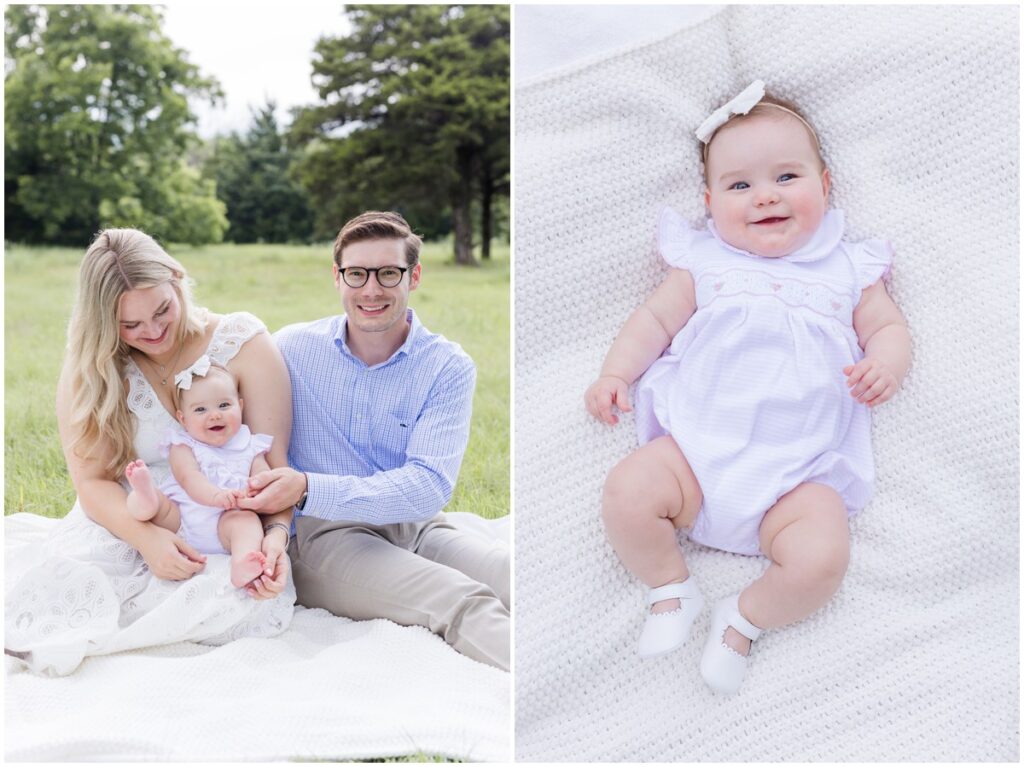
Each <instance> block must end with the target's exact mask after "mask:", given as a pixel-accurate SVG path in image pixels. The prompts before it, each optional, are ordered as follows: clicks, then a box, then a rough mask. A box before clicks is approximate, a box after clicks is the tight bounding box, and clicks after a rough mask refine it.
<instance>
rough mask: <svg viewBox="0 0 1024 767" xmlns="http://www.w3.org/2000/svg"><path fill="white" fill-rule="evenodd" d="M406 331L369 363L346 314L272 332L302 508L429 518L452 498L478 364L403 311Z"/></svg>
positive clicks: (375, 519)
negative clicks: (288, 392) (287, 390)
mask: <svg viewBox="0 0 1024 767" xmlns="http://www.w3.org/2000/svg"><path fill="white" fill-rule="evenodd" d="M407 319H408V322H409V323H410V326H411V327H410V329H409V335H408V337H407V338H406V339H405V343H403V344H402V346H401V347H400V348H399V349H398V351H396V352H395V353H394V354H393V355H392V356H391V357H390V358H389V359H388V360H386V361H385V362H382V363H380V364H378V365H367V364H366V363H365V362H363V361H362V360H360V359H359V358H358V357H356V356H355V355H354V354H352V352H351V351H350V350H349V348H348V344H347V343H346V342H345V328H346V317H345V316H344V315H340V316H334V317H327V318H325V319H322V320H316V321H314V322H304V323H299V324H296V325H289V326H287V327H284V328H282V329H281V330H279V331H278V332H277V333H276V334H275V335H274V337H275V339H276V341H277V345H278V348H279V349H280V350H281V353H282V354H283V355H284V360H285V363H286V364H287V365H288V373H289V374H290V376H291V379H292V434H291V444H290V446H289V448H288V463H289V464H290V465H291V466H292V467H293V468H295V469H297V470H298V471H302V472H305V473H306V475H307V476H308V478H309V484H308V492H309V494H308V496H307V498H306V505H305V508H304V509H303V511H302V512H301V513H302V514H303V515H306V516H313V517H317V518H318V519H326V520H350V521H357V522H368V523H371V524H378V525H380V524H391V523H395V522H413V521H422V520H426V519H430V518H431V517H433V516H434V515H435V514H437V513H438V512H439V511H441V509H442V508H444V506H445V504H446V503H448V501H449V500H450V499H451V496H452V489H453V488H454V487H455V480H456V478H457V477H458V475H459V466H460V465H461V464H462V456H463V453H465V450H466V443H467V441H468V440H469V421H470V415H471V413H472V407H473V387H474V385H475V383H476V367H475V366H474V364H473V360H471V359H470V358H469V355H467V354H466V353H465V352H464V351H463V350H462V348H461V347H460V346H459V345H458V344H456V343H453V342H451V341H448V340H447V339H446V338H444V336H440V335H438V334H436V333H431V332H430V331H428V330H427V329H426V328H425V327H423V325H422V324H420V321H419V319H417V317H416V315H415V313H414V312H413V310H412V309H409V310H408V315H407Z"/></svg>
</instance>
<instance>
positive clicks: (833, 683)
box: [515, 6, 1019, 761]
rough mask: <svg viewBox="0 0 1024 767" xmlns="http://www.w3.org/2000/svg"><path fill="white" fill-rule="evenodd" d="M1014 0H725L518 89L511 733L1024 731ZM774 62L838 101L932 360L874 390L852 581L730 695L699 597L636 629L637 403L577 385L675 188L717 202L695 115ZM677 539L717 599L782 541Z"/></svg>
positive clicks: (857, 192) (983, 752) (840, 202)
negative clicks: (869, 487) (716, 665)
mask: <svg viewBox="0 0 1024 767" xmlns="http://www.w3.org/2000/svg"><path fill="white" fill-rule="evenodd" d="M1018 20H1019V19H1018V9H1017V8H1015V7H1010V6H996V7H993V6H989V7H987V8H977V7H970V6H942V7H937V6H930V7H924V6H886V7H871V6H864V7H860V6H730V7H729V8H728V9H727V10H726V11H724V12H723V13H721V14H719V15H718V16H715V17H713V18H711V19H709V20H708V21H706V22H703V23H702V24H700V25H699V26H697V27H694V28H692V29H686V30H683V31H680V32H677V33H675V34H671V35H669V36H667V37H664V38H663V39H660V40H659V41H657V42H654V43H652V44H648V45H645V46H641V47H635V48H633V49H630V50H626V51H623V52H621V53H618V54H616V55H614V56H610V57H607V58H605V59H603V60H598V61H592V62H590V63H588V64H587V65H585V66H580V67H575V68H572V69H568V70H564V71H561V72H558V73H555V74H553V75H549V76H545V77H544V78H542V79H539V80H534V81H532V82H529V83H526V84H524V85H523V86H522V87H520V88H519V89H517V93H516V126H515V127H516V139H515V142H516V143H515V158H516V175H515V179H516V181H515V183H516V217H515V221H516V233H515V234H516V389H515V391H516V411H515V412H516V443H515V445H516V448H515V465H516V474H515V476H516V605H515V609H516V666H515V668H516V696H517V699H516V723H517V724H516V755H517V758H519V759H524V760H574V761H588V760H601V761H604V760H612V761H614V760H629V761H634V760H636V761H643V760H657V761H705V760H716V761H745V760H785V761H791V760H795V761H803V760H807V761H818V760H838V761H845V760H864V761H874V760H881V761H889V760H896V761H898V760H922V761H927V760H952V761H960V760H967V761H973V760H1016V759H1017V758H1018V754H1019V733H1018V721H1019V718H1018V717H1019V710H1018V709H1019V676H1018V673H1019V672H1018V605H1019V601H1018V579H1019V576H1018V563H1019V559H1018V557H1019V552H1018V507H1019V493H1018V456H1019V453H1018V428H1017V423H1018V410H1017V391H1018V381H1017V376H1018V349H1019V342H1018V328H1017V296H1018V257H1019V242H1018V232H1019V228H1018V227H1019V222H1018V196H1017V189H1018V135H1019V134H1018V131H1019V126H1018V93H1019V90H1018ZM669 31H670V30H666V34H667V33H668V32H669ZM755 78H762V79H764V80H765V81H766V83H767V84H768V87H769V89H770V90H773V91H774V92H776V93H777V94H778V95H781V96H783V97H786V98H790V99H793V100H795V101H796V102H797V103H798V104H800V105H801V106H802V107H803V108H804V110H805V111H806V112H807V113H808V115H809V117H810V118H811V120H812V122H813V123H814V124H815V125H816V126H817V128H818V131H819V134H820V136H821V141H822V145H823V150H824V154H825V158H826V161H827V162H828V164H829V165H830V166H831V169H832V173H833V179H834V190H833V200H832V202H833V204H834V205H835V206H836V207H839V208H842V209H844V210H845V212H846V217H847V221H848V230H847V231H848V236H849V237H850V238H851V239H862V238H865V237H882V238H886V239H889V240H891V241H892V243H893V245H894V247H895V250H896V258H895V262H894V267H893V280H892V286H891V292H892V294H893V296H894V298H895V300H896V302H897V303H898V304H899V306H900V307H901V308H902V310H903V312H904V314H905V316H906V318H907V320H908V323H909V325H910V329H911V333H912V335H913V338H914V364H913V369H912V372H911V375H910V378H909V379H908V381H907V384H906V386H905V388H904V391H903V392H902V393H901V394H900V395H899V396H898V398H897V399H896V400H894V401H893V402H892V403H889V404H887V405H886V406H884V407H882V408H880V409H879V410H878V411H877V412H876V413H875V416H874V428H873V435H874V444H875V455H876V461H877V469H878V480H877V485H876V495H875V498H874V500H873V501H872V502H871V504H870V505H869V506H868V507H867V509H866V510H865V511H864V512H863V513H862V514H861V515H860V516H859V517H858V518H857V519H856V520H855V521H854V523H853V526H852V529H853V536H852V539H853V542H852V562H851V565H850V569H849V573H848V575H847V577H846V580H845V582H844V584H843V586H842V588H841V589H840V591H839V593H838V594H837V595H836V596H835V598H834V599H833V600H832V601H831V602H830V603H829V604H828V605H827V606H826V607H825V608H823V609H822V610H820V611H819V612H818V613H817V614H815V615H813V616H812V617H810V618H808V619H807V620H805V621H803V622H801V623H799V624H797V625H794V626H791V627H788V628H785V629H780V630H777V631H771V632H766V633H765V635H764V636H763V637H762V638H761V639H760V640H759V641H758V642H757V644H756V646H755V649H754V651H753V657H752V665H751V670H750V673H749V675H748V677H747V681H746V683H745V685H744V688H743V690H742V692H741V693H740V695H739V696H738V697H736V698H733V699H721V698H717V697H715V696H714V695H712V694H711V693H710V692H709V691H708V690H707V689H706V687H705V686H704V684H703V682H702V681H701V679H700V677H699V674H698V668H697V666H698V662H699V657H700V651H701V648H702V646H703V643H704V640H705V638H706V635H707V615H706V614H705V616H703V617H702V618H701V619H699V620H698V623H697V624H696V626H695V630H694V635H693V638H692V639H691V642H690V644H688V645H687V646H685V647H684V648H683V649H682V650H680V651H678V652H676V653H673V654H672V655H670V656H668V657H666V658H662V659H658V660H653V661H646V662H641V661H640V660H639V659H638V658H637V656H636V650H635V645H636V638H637V635H638V632H639V629H640V625H641V622H642V620H643V615H642V606H641V604H642V603H641V600H642V593H643V589H642V588H641V586H640V584H639V583H638V582H637V581H636V580H635V579H633V578H632V577H631V576H630V575H629V574H628V573H626V571H625V570H624V569H623V567H622V566H621V564H620V563H619V562H618V560H617V558H616V556H615V554H614V553H613V552H612V550H611V548H610V546H609V545H608V543H607V541H606V539H605V537H604V534H603V532H602V530H601V526H600V521H599V509H600V497H601V486H602V484H603V480H604V477H605V474H606V473H607V471H608V469H610V468H611V467H612V466H613V465H614V464H615V463H616V462H617V461H618V460H619V459H621V458H622V457H624V456H625V455H626V454H627V453H629V452H630V451H631V450H632V449H634V448H635V446H636V437H635V434H634V431H633V421H632V418H631V417H626V418H624V419H623V421H622V422H621V423H620V424H619V425H618V426H617V427H614V428H613V427H606V426H603V425H601V424H598V423H597V422H596V421H594V420H592V419H590V418H589V417H588V416H587V415H586V413H585V412H584V409H583V403H582V394H583V391H584V389H585V388H586V386H587V385H588V384H589V383H590V382H591V380H592V379H593V377H594V376H595V375H596V374H597V371H598V369H599V367H600V364H601V360H602V358H603V356H604V354H605V352H606V351H607V349H608V346H609V344H610V343H611V341H612V339H613V337H614V335H615V333H616V332H617V330H618V329H619V327H620V326H621V325H622V323H623V321H624V320H625V319H626V317H627V316H628V314H629V312H630V311H632V309H633V308H635V307H636V306H637V305H638V303H639V302H640V301H641V300H642V299H643V297H644V296H646V295H647V294H648V293H649V292H650V291H651V290H652V289H653V288H654V287H655V286H656V285H657V284H658V282H659V281H660V280H661V278H662V277H663V274H664V270H665V267H664V266H663V265H662V264H661V263H660V259H659V258H658V256H657V255H656V254H655V252H654V249H653V247H652V235H653V229H654V222H655V216H656V214H657V212H658V210H659V209H660V207H661V206H662V205H663V204H665V203H669V204H671V205H672V206H673V207H675V208H676V209H677V210H679V211H681V212H682V214H683V215H684V216H685V217H687V218H688V219H689V220H690V222H691V223H692V224H694V225H698V224H700V223H701V222H702V219H703V210H702V205H701V202H700V197H699V191H700V187H699V184H700V180H699V175H698V160H699V155H698V151H697V144H696V142H695V140H694V139H693V138H692V135H693V130H694V129H695V128H696V126H697V125H698V124H699V123H700V122H701V120H703V119H704V117H705V116H706V115H707V114H708V113H709V112H710V111H711V109H713V108H714V107H715V106H717V105H719V104H721V103H722V102H724V101H725V100H726V99H728V98H729V97H731V96H732V95H734V94H736V93H737V92H738V91H739V90H740V89H741V88H742V87H744V86H746V85H747V84H748V83H749V82H750V81H751V80H753V79H755ZM751 385H754V386H756V385H757V371H756V370H752V371H751ZM638 491H640V492H642V490H638ZM683 546H684V551H685V553H686V555H687V559H688V562H689V564H690V568H691V571H692V572H693V573H694V574H695V576H696V578H697V580H698V581H699V583H700V585H701V587H702V589H703V591H704V594H705V596H706V597H707V598H708V599H709V601H710V600H714V599H717V598H719V597H721V596H724V595H726V594H729V593H734V592H736V591H739V590H740V589H741V588H743V587H744V586H745V584H747V583H748V582H749V581H751V580H752V579H754V578H756V577H757V576H758V575H759V574H760V573H761V571H762V570H763V568H764V567H765V564H766V561H765V560H764V559H761V558H747V557H742V556H737V555H731V554H727V553H723V552H719V551H714V550H710V549H706V548H703V547H700V546H697V545H694V544H691V543H689V542H685V543H684V544H683Z"/></svg>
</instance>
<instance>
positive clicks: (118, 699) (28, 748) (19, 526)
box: [4, 514, 511, 762]
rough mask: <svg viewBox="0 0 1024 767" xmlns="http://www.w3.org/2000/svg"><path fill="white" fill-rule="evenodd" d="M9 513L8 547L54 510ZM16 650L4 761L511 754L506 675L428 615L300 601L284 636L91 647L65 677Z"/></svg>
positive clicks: (499, 526)
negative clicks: (437, 628) (358, 612)
mask: <svg viewBox="0 0 1024 767" xmlns="http://www.w3.org/2000/svg"><path fill="white" fill-rule="evenodd" d="M453 518H454V519H453ZM449 519H451V520H452V521H453V522H454V523H455V524H457V525H459V527H460V528H463V529H467V528H468V529H475V530H479V531H480V532H481V534H485V535H490V536H492V537H493V536H495V535H501V534H503V533H502V531H503V530H505V531H507V524H506V523H505V522H495V523H489V522H482V521H481V520H479V518H476V517H473V516H472V515H468V514H465V515H464V514H450V515H449ZM4 521H5V525H4V528H5V551H6V552H7V555H8V557H10V555H11V554H12V553H13V552H15V551H16V550H17V549H18V547H21V546H25V545H28V544H31V543H32V542H34V541H35V540H38V539H39V538H40V537H41V536H43V535H45V534H46V531H47V529H48V527H49V526H50V524H52V522H53V521H52V520H46V519H42V518H41V517H34V516H32V515H28V514H17V515H14V516H13V517H8V518H6V519H5V520H4ZM9 575H10V574H9ZM5 660H6V674H5V680H4V682H5V684H4V687H5V689H4V696H5V704H6V718H5V743H4V751H5V755H6V759H7V761H100V762H104V761H107V762H112V761H152V760H162V761H267V762H269V761H292V760H301V761H306V760H322V761H335V760H349V759H362V758H367V757H379V756H398V755H405V754H425V755H443V756H447V757H451V758H457V759H464V760H469V761H502V760H507V759H508V758H509V756H510V754H511V744H510V737H509V736H510V728H511V723H510V722H511V713H510V702H511V701H510V697H511V689H510V677H509V675H508V674H506V673H505V672H502V671H499V670H497V669H494V668H491V667H490V666H486V665H484V664H482V663H478V662H476V661H473V660H470V659H469V658H466V657H464V656H462V655H459V654H458V653H457V652H455V651H454V650H452V649H451V648H450V647H448V645H446V644H445V643H444V641H443V640H442V639H441V638H440V637H438V636H436V635H434V634H432V633H430V632H429V631H428V630H427V629H425V628H420V627H403V626H398V625H397V624H394V623H391V622H390V621H386V620H375V621H360V622H355V621H351V620H348V619H345V618H336V617H334V616H333V615H330V614H329V613H327V612H326V611H324V610H306V609H303V608H301V607H297V608H296V610H295V616H294V618H293V619H292V623H291V626H290V627H289V628H288V630H287V631H285V632H284V633H283V634H281V635H280V636H278V637H275V638H273V639H240V640H236V641H234V642H231V643H229V644H226V645H224V646H222V647H207V646H204V645H199V644H194V643H190V642H179V643H177V644H171V645H164V646H162V647H154V648H149V649H145V650H133V651H129V652H122V653H118V654H115V655H106V656H97V657H91V658H86V660H85V661H84V662H83V663H82V665H81V666H79V668H78V669H77V670H76V671H75V672H74V673H73V674H71V675H70V676H65V677H47V676H39V675H35V674H33V673H31V672H29V671H27V670H25V669H24V667H23V666H22V664H21V663H20V662H19V661H17V660H15V659H13V658H9V657H8V658H6V659H5Z"/></svg>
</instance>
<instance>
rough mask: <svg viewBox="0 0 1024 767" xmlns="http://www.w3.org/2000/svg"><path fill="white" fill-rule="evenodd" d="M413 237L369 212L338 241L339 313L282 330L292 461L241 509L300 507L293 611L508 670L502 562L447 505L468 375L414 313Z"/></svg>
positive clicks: (465, 421) (464, 360)
mask: <svg viewBox="0 0 1024 767" xmlns="http://www.w3.org/2000/svg"><path fill="white" fill-rule="evenodd" d="M420 245H421V241H420V238H419V237H417V236H416V235H415V234H413V232H412V230H411V229H410V228H409V225H408V224H407V223H406V221H405V219H403V218H402V217H401V216H400V215H398V214H397V213H390V212H375V211H371V212H367V213H363V214H361V215H359V216H357V217H356V218H354V219H352V220H351V221H349V222H348V223H347V224H345V226H344V227H342V229H341V232H340V233H339V234H338V238H337V240H336V241H335V243H334V268H333V272H334V285H335V287H336V288H337V290H338V293H339V295H340V296H341V303H342V305H343V306H344V308H345V314H344V315H340V316H332V317H327V318H325V319H322V320H317V321H314V322H307V323H300V324H297V325H289V326H288V327H285V328H282V329H281V330H280V331H278V333H277V335H276V339H277V344H278V347H279V348H280V350H281V353H282V354H283V355H284V359H285V362H286V363H287V365H288V371H289V373H290V374H291V379H292V409H293V425H292V438H291V445H290V448H289V451H288V463H289V464H290V466H291V467H292V468H289V467H283V468H278V469H272V470H270V471H268V472H264V473H262V474H258V475H256V476H255V477H253V479H252V486H253V489H255V490H258V491H259V493H258V494H257V495H255V497H253V498H252V499H250V500H249V502H248V503H244V504H243V505H245V506H246V507H247V508H253V509H255V510H257V511H263V510H267V509H275V508H284V507H287V506H289V505H294V506H295V510H296V519H295V538H294V539H293V540H292V542H291V545H290V546H289V549H288V553H289V555H290V557H291V559H292V564H293V573H294V578H295V587H296V590H297V592H298V602H299V604H302V605H304V606H306V607H323V608H325V609H327V610H329V611H330V612H332V613H335V614H337V615H343V616H347V617H350V618H354V619H370V618H388V619H390V620H393V621H395V622H397V623H400V624H403V625H420V626H426V627H427V628H429V629H430V630H431V631H433V632H435V633H437V634H440V635H441V636H442V637H444V639H445V641H446V642H448V643H449V644H451V645H452V646H453V647H454V648H455V649H456V650H458V651H459V652H461V653H463V654H464V655H468V656H469V657H471V658H475V659H476V660H479V661H483V662H484V663H488V664H490V665H492V666H497V667H498V668H501V669H505V670H508V668H509V642H510V636H509V557H508V550H507V549H506V548H505V547H502V546H498V545H494V544H492V543H491V542H489V541H486V540H482V539H479V538H478V537H477V536H474V535H471V534H466V533H460V532H459V531H458V530H456V529H455V528H454V527H453V526H452V525H451V524H449V523H448V522H447V521H446V520H445V515H444V514H443V512H442V511H441V509H442V508H443V507H444V505H445V504H446V503H447V502H448V501H449V500H450V499H451V495H452V489H453V487H454V485H455V480H456V478H457V476H458V473H459V466H460V465H461V463H462V456H463V453H464V452H465V449H466V443H467V440H468V438H469V423H470V413H471V409H472V400H473V387H474V383H475V380H476V370H475V367H474V365H473V361H472V360H471V359H470V358H469V357H468V356H467V355H466V353H465V352H464V351H462V349H461V348H460V347H459V346H458V344H455V343H452V342H451V341H448V340H446V339H445V338H444V337H443V336H440V335H437V334H436V333H431V332H430V331H428V330H427V329H426V328H425V327H423V325H422V324H420V322H419V319H418V318H417V317H416V314H415V313H414V312H413V310H412V309H410V308H409V307H408V303H409V293H410V292H411V291H413V290H416V288H417V287H418V286H419V283H420V276H421V271H422V267H421V265H420V263H419V251H420Z"/></svg>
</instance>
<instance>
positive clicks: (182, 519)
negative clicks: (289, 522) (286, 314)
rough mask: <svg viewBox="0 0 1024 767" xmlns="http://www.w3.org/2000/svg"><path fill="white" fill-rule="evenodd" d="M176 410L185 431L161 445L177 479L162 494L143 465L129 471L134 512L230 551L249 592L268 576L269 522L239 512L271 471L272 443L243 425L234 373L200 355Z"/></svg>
mask: <svg viewBox="0 0 1024 767" xmlns="http://www.w3.org/2000/svg"><path fill="white" fill-rule="evenodd" d="M174 381H175V384H176V387H175V390H174V400H175V401H174V406H175V409H176V410H177V418H178V421H179V422H180V423H181V425H182V426H183V427H184V428H185V433H182V432H179V431H177V430H174V431H172V432H171V433H170V434H169V435H168V437H167V440H166V441H165V442H164V443H163V444H162V445H161V450H163V451H164V452H165V453H167V454H168V463H169V464H170V467H171V476H169V477H168V478H167V480H166V481H165V482H164V483H163V484H162V485H161V487H160V488H159V489H157V487H156V485H155V484H154V482H153V478H152V475H151V474H150V471H149V468H148V467H147V466H146V464H145V463H144V462H143V461H133V462H132V463H130V464H128V466H127V467H126V468H125V472H124V473H125V478H126V479H127V480H128V484H130V485H131V487H132V490H131V492H130V493H129V494H128V511H129V513H130V514H131V515H132V516H133V517H135V518H136V519H138V520H142V521H147V520H149V521H152V522H154V523H155V524H157V525H160V526H161V527H164V528H167V529H168V530H173V531H175V532H179V531H180V535H181V536H182V537H183V538H184V539H185V540H186V541H187V542H188V543H189V544H191V545H192V546H194V547H195V548H196V549H198V550H199V551H200V552H202V553H204V554H231V583H232V585H234V586H235V587H237V588H242V587H243V586H245V585H246V584H247V583H249V582H250V581H252V580H254V579H255V578H257V577H259V576H260V575H262V574H263V571H264V566H265V565H266V557H265V556H264V555H263V552H262V551H261V546H262V543H263V524H262V521H261V520H260V517H259V516H258V515H257V514H256V513H255V512H252V511H244V510H242V509H239V508H237V507H238V500H239V499H240V498H244V497H245V496H246V495H247V493H248V479H249V477H250V476H252V475H253V474H255V473H256V472H260V471H268V470H269V469H270V467H269V465H268V464H267V460H266V458H265V457H264V453H266V452H267V451H268V450H269V449H270V445H271V443H272V441H273V438H272V437H270V436H268V435H266V434H252V433H250V431H249V427H247V426H244V425H243V424H242V399H241V398H240V397H239V396H238V384H237V381H236V380H235V377H234V375H232V374H231V372H230V371H229V370H228V369H227V368H225V367H222V366H221V365H218V364H216V363H213V362H211V361H210V359H209V357H206V356H203V357H200V358H199V359H198V360H197V361H196V363H195V364H194V365H193V366H192V367H191V368H189V369H188V370H185V371H183V372H181V373H179V374H178V375H177V376H175V379H174Z"/></svg>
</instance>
